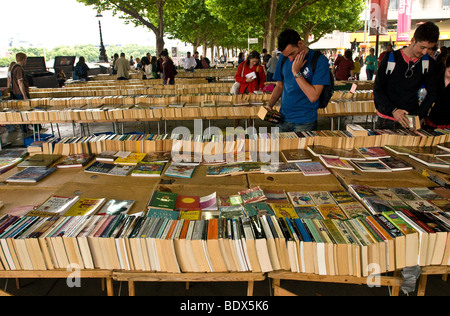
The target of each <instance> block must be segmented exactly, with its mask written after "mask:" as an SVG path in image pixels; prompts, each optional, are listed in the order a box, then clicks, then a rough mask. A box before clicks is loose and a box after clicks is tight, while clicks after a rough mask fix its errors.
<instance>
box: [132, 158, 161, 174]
mask: <svg viewBox="0 0 450 316" xmlns="http://www.w3.org/2000/svg"><path fill="white" fill-rule="evenodd" d="M165 165H166V163H165V162H144V161H141V162H139V163H138V164H137V165H136V167H135V168H134V169H133V171H132V172H131V176H133V177H159V176H161V173H162V172H163V170H164V167H165Z"/></svg>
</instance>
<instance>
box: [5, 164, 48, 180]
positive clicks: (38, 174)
mask: <svg viewBox="0 0 450 316" xmlns="http://www.w3.org/2000/svg"><path fill="white" fill-rule="evenodd" d="M55 171H56V168H43V167H28V168H26V169H23V170H21V171H19V172H17V173H16V174H14V175H12V176H11V177H9V178H7V179H6V182H18V183H20V182H23V183H36V182H38V181H40V180H42V179H44V178H45V177H47V176H48V175H50V174H52V173H53V172H55Z"/></svg>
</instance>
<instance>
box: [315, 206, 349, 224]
mask: <svg viewBox="0 0 450 316" xmlns="http://www.w3.org/2000/svg"><path fill="white" fill-rule="evenodd" d="M317 209H318V210H319V213H320V215H322V217H323V218H324V219H338V220H344V219H347V216H346V215H345V213H344V212H343V211H342V210H341V209H340V208H339V206H338V205H337V204H323V205H319V206H317Z"/></svg>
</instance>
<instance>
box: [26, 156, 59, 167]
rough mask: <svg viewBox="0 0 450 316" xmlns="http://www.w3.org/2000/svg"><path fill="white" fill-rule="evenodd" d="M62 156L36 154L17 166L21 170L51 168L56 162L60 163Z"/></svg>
mask: <svg viewBox="0 0 450 316" xmlns="http://www.w3.org/2000/svg"><path fill="white" fill-rule="evenodd" d="M61 157H62V156H61V155H45V154H36V155H33V156H30V157H28V158H27V159H26V160H24V161H22V162H21V163H19V164H18V165H17V167H19V168H28V167H46V168H47V167H50V166H51V165H53V164H54V163H55V162H56V161H58V160H59V159H60V158H61Z"/></svg>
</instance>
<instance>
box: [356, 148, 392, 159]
mask: <svg viewBox="0 0 450 316" xmlns="http://www.w3.org/2000/svg"><path fill="white" fill-rule="evenodd" d="M357 150H358V151H359V152H360V153H361V155H363V156H364V157H365V158H366V159H380V158H387V157H390V155H389V154H388V153H387V152H386V151H385V150H384V149H383V148H382V147H360V148H357Z"/></svg>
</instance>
